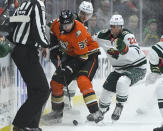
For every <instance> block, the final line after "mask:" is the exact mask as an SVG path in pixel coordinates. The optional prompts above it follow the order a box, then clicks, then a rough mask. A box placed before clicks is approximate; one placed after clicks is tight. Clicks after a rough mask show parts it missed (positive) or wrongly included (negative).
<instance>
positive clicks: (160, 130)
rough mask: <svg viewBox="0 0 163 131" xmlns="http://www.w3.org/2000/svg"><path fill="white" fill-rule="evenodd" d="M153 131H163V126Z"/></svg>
mask: <svg viewBox="0 0 163 131" xmlns="http://www.w3.org/2000/svg"><path fill="white" fill-rule="evenodd" d="M153 131H163V126H161V127H157V128H154V129H153Z"/></svg>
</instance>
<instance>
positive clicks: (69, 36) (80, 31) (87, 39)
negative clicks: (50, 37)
mask: <svg viewBox="0 0 163 131" xmlns="http://www.w3.org/2000/svg"><path fill="white" fill-rule="evenodd" d="M51 31H52V32H53V34H54V35H55V36H56V37H57V38H58V40H59V41H60V46H61V47H62V48H63V50H64V51H65V52H66V53H67V54H68V55H70V56H76V55H83V54H87V53H88V52H91V51H94V50H96V49H98V48H99V45H98V43H97V42H96V41H93V40H92V37H91V35H90V34H89V33H88V32H87V29H86V28H85V27H84V25H83V24H82V23H80V22H79V21H77V20H75V26H74V29H73V30H72V31H71V32H69V33H65V34H63V33H61V32H60V22H59V20H58V19H56V20H55V21H54V22H53V23H52V25H51Z"/></svg>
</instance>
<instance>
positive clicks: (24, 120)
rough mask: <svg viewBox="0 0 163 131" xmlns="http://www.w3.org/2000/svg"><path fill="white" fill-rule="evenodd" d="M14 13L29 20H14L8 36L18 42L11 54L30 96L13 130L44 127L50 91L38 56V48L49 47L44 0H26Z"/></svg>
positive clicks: (35, 130)
mask: <svg viewBox="0 0 163 131" xmlns="http://www.w3.org/2000/svg"><path fill="white" fill-rule="evenodd" d="M14 16H23V19H26V20H27V22H24V21H23V20H22V21H23V22H17V23H14V24H13V31H12V32H11V33H10V34H9V37H8V39H9V40H10V41H11V42H13V43H14V44H15V47H14V49H13V52H12V53H11V57H12V59H13V60H14V62H15V64H16V66H17V68H18V69H19V71H20V73H21V75H22V77H23V80H24V81H25V83H26V85H27V94H28V98H27V100H26V102H25V103H24V104H23V105H22V106H21V108H20V109H19V110H18V112H17V114H16V116H15V118H14V121H13V125H14V127H13V131H41V129H40V128H39V121H40V117H41V112H42V106H43V105H44V103H45V102H46V100H47V99H48V96H49V94H50V93H49V85H48V82H47V79H46V76H45V73H44V71H43V69H42V66H41V64H40V63H39V56H38V48H40V47H41V48H43V49H46V48H47V47H48V40H47V37H46V35H45V24H46V23H45V5H44V2H43V1H42V0H26V1H24V2H23V3H22V4H21V5H20V7H19V8H18V9H17V10H16V11H15V13H14ZM44 51H45V50H44Z"/></svg>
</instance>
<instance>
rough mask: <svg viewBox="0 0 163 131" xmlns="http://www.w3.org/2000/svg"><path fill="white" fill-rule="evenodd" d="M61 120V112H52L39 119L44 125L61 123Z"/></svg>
mask: <svg viewBox="0 0 163 131" xmlns="http://www.w3.org/2000/svg"><path fill="white" fill-rule="evenodd" d="M62 118H63V112H62V111H52V112H50V113H48V114H46V115H44V116H42V118H41V123H42V124H45V125H51V124H55V123H61V122H62Z"/></svg>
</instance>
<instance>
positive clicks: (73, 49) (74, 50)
mask: <svg viewBox="0 0 163 131" xmlns="http://www.w3.org/2000/svg"><path fill="white" fill-rule="evenodd" d="M51 32H53V34H54V38H53V39H52V41H51V42H52V43H53V44H55V47H57V45H59V47H58V48H57V49H56V54H55V56H56V57H59V58H60V59H61V61H62V62H61V63H62V64H61V65H59V64H58V65H59V66H58V68H57V69H56V72H55V73H54V75H53V77H52V80H51V82H50V85H51V89H52V98H51V102H52V112H51V113H49V114H48V115H46V116H44V117H43V119H44V120H47V121H48V120H51V119H52V120H56V121H55V122H60V121H61V120H62V117H63V109H64V101H63V97H64V91H63V87H64V86H66V87H67V86H68V85H69V83H70V82H71V81H72V80H73V79H74V78H76V79H77V83H78V87H79V89H80V92H81V93H82V94H83V98H84V101H85V104H86V106H87V108H88V110H89V112H90V113H91V114H92V115H93V116H94V117H93V120H90V119H88V120H89V121H95V122H96V123H97V122H99V121H101V120H102V119H103V117H102V115H101V112H100V111H99V108H98V103H97V99H96V95H95V91H94V90H93V87H92V83H91V80H92V79H93V77H94V75H95V73H96V70H97V68H98V55H99V49H98V48H99V46H98V43H97V42H96V41H93V40H92V37H91V35H90V34H89V33H88V32H87V29H86V28H85V27H84V25H83V24H82V23H80V22H78V21H77V20H74V16H73V14H72V12H71V11H69V10H63V11H61V14H60V17H59V19H56V20H55V21H54V22H53V23H52V25H51ZM60 49H61V50H62V51H63V52H64V53H63V54H60V51H59V50H60Z"/></svg>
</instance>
